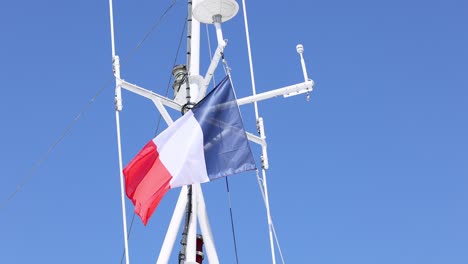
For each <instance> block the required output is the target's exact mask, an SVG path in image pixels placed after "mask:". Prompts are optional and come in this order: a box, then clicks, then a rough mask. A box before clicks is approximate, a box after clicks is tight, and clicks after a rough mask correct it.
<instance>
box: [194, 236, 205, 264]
mask: <svg viewBox="0 0 468 264" xmlns="http://www.w3.org/2000/svg"><path fill="white" fill-rule="evenodd" d="M203 258H204V254H203V236H202V235H200V234H198V235H197V251H196V261H197V263H199V264H201V263H202V262H203Z"/></svg>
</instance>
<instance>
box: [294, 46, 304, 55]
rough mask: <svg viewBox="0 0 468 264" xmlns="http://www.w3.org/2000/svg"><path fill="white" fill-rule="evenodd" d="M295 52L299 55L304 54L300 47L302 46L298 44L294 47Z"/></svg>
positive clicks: (302, 47) (302, 48)
mask: <svg viewBox="0 0 468 264" xmlns="http://www.w3.org/2000/svg"><path fill="white" fill-rule="evenodd" d="M296 50H297V53H299V54H301V53H303V52H304V46H302V44H298V45H297V46H296Z"/></svg>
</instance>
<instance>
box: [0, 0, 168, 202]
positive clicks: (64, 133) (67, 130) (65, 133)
mask: <svg viewBox="0 0 468 264" xmlns="http://www.w3.org/2000/svg"><path fill="white" fill-rule="evenodd" d="M176 2H177V0H174V1H173V2H172V3H171V5H169V7H168V8H167V9H166V11H165V12H164V13H163V14H162V15H161V17H160V18H159V19H158V20H157V21H156V22H155V24H154V25H153V26H152V27H151V29H150V30H149V31H148V32H147V33H146V35H145V36H144V37H143V39H142V40H141V41H140V42H139V43H138V45H137V46H135V48H133V50H132V51H130V53H129V54H128V55H127V56H126V57H125V58H124V59H123V61H122V63H121V64H124V63H125V62H127V61H128V60H130V58H131V57H132V56H133V55H134V54H135V52H136V51H137V50H138V49H139V48H140V47H141V45H142V44H143V43H144V42H145V41H146V39H147V38H148V37H149V36H150V35H151V33H153V31H154V30H155V29H156V28H157V27H158V26H159V24H160V22H161V21H162V18H164V17H165V16H166V15H167V13H168V12H169V11H170V10H171V9H172V7H173V6H174V4H175V3H176ZM112 81H114V78H112V79H109V80H107V81H106V82H105V83H104V84H103V85H101V87H100V88H99V89H98V90H97V92H96V93H95V94H94V96H93V97H91V99H90V100H89V101H88V103H87V104H86V105H85V106H84V107H83V108H82V109H81V111H80V112H79V113H78V114H77V115H76V116H75V118H73V120H72V121H71V122H70V123H69V124H68V125H67V126H66V127H65V129H64V130H63V131H62V133H61V134H60V135H59V136H58V138H57V139H56V140H55V141H54V142H53V143H52V144H51V145H50V147H49V149H48V150H47V151H46V152H45V153H44V154H43V155H42V156H41V157H40V159H39V161H38V162H36V164H35V165H33V166H32V167H31V169H30V170H29V171H28V173H26V175H25V176H24V177H23V179H22V180H21V182H20V184H19V185H18V187H16V189H15V191H13V192H12V193H11V194H10V195H9V196H8V197H7V198H6V199H5V200H4V201H3V202H2V203H1V204H0V209H2V208H3V207H5V206H6V205H7V204H8V203H9V202H10V201H11V200H12V199H13V197H15V196H16V194H18V192H19V191H20V190H21V189H22V188H23V186H24V185H25V184H26V182H27V181H28V180H29V179H30V178H31V176H32V175H33V174H34V173H35V172H36V171H37V169H38V168H39V167H40V166H41V165H42V163H44V162H45V161H46V160H47V159H48V158H49V156H50V154H51V153H52V151H54V149H55V148H56V147H57V146H58V145H59V144H60V143H61V142H62V141H63V139H64V138H65V137H66V136H68V134H69V133H70V131H71V129H72V128H73V127H74V126H75V125H76V123H77V122H78V121H79V120H80V118H81V117H82V116H83V115H84V114H85V113H86V112H87V111H88V110H89V108H90V107H91V105H92V104H93V103H94V102H95V101H96V99H97V97H98V96H99V95H101V93H102V92H103V91H104V89H105V88H106V87H107V86H108V85H109V83H110V82H112Z"/></svg>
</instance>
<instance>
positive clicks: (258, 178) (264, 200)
mask: <svg viewBox="0 0 468 264" xmlns="http://www.w3.org/2000/svg"><path fill="white" fill-rule="evenodd" d="M256 173H257V182H258V188H260V192H261V193H262V198H263V202H264V203H266V197H265V190H264V189H263V179H262V178H261V177H260V175H259V173H258V170H256ZM271 227H272V230H273V236H274V237H275V241H276V246H277V247H278V251H279V254H280V257H281V262H282V263H283V264H284V257H283V252H282V251H281V246H280V244H279V240H278V236H277V235H276V230H275V225H274V224H273V219H272V220H271Z"/></svg>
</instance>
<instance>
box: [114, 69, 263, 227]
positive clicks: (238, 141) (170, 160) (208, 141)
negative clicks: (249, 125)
mask: <svg viewBox="0 0 468 264" xmlns="http://www.w3.org/2000/svg"><path fill="white" fill-rule="evenodd" d="M255 169H256V165H255V160H254V158H253V155H252V151H251V149H250V145H249V143H248V141H247V136H246V133H245V130H244V126H243V123H242V118H241V115H240V111H239V106H238V105H237V101H236V97H235V94H234V91H233V89H232V85H231V81H230V79H229V76H226V77H225V78H224V79H223V80H222V81H221V82H220V83H219V84H218V85H217V86H216V87H215V88H214V89H213V90H212V91H211V92H210V93H209V94H208V95H207V96H206V97H205V98H204V99H203V100H201V101H200V102H199V103H197V104H196V105H195V106H194V107H193V108H192V109H191V110H190V111H188V112H187V113H185V114H184V115H183V116H182V117H180V118H179V119H177V120H176V121H175V122H174V123H173V124H171V125H170V126H169V127H168V128H167V129H166V130H164V131H163V132H161V133H160V134H159V135H158V136H157V137H156V138H154V139H153V140H151V141H150V142H148V143H147V144H146V145H145V146H144V147H143V149H142V150H141V151H140V152H139V153H138V154H137V155H136V156H135V158H133V160H131V161H130V163H129V164H128V165H127V166H126V167H125V169H124V171H123V173H124V175H125V186H126V193H127V196H128V198H130V199H131V200H132V202H133V204H134V205H135V213H136V214H138V215H139V216H140V218H141V220H142V221H143V223H144V225H146V224H147V223H148V219H149V218H150V217H151V215H152V214H153V212H154V210H155V209H156V207H157V206H158V204H159V202H160V201H161V199H162V198H163V196H164V194H165V193H166V192H167V191H168V190H169V189H172V188H175V187H180V186H183V185H190V184H194V183H203V182H208V181H212V180H215V179H217V178H221V177H225V176H228V175H231V174H235V173H240V172H244V171H248V170H255Z"/></svg>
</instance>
